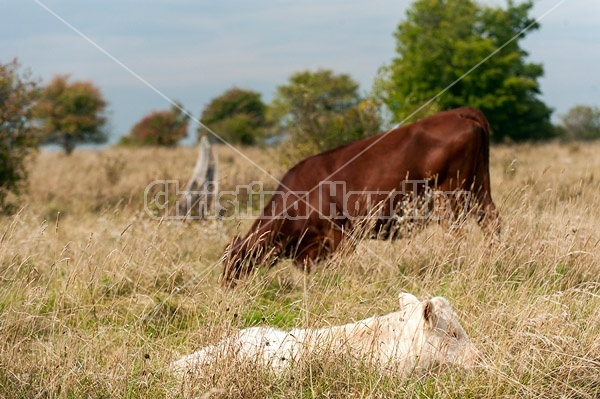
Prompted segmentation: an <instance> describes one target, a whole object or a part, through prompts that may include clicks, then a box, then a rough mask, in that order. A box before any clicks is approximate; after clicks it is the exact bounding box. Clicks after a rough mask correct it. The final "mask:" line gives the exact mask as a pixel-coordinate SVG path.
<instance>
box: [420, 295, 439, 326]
mask: <svg viewBox="0 0 600 399" xmlns="http://www.w3.org/2000/svg"><path fill="white" fill-rule="evenodd" d="M423 319H425V322H426V323H427V325H428V326H429V327H431V328H433V327H434V326H435V325H436V324H437V313H436V309H435V305H434V303H433V301H425V302H423Z"/></svg>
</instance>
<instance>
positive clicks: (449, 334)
mask: <svg viewBox="0 0 600 399" xmlns="http://www.w3.org/2000/svg"><path fill="white" fill-rule="evenodd" d="M399 300H400V309H401V311H402V312H404V318H405V320H406V322H407V323H408V325H409V328H410V329H411V330H413V331H414V334H415V336H414V338H413V342H412V345H413V348H415V353H416V355H417V356H418V359H419V360H418V363H419V367H424V368H427V367H432V366H435V365H442V364H448V363H449V364H455V365H460V366H463V367H472V366H474V365H475V364H476V363H477V362H478V360H479V358H480V356H481V355H480V353H479V351H478V350H477V348H475V346H474V345H473V344H472V343H471V341H470V340H469V337H468V336H467V333H466V332H465V330H464V329H463V327H462V326H461V325H460V323H459V321H458V318H457V316H456V314H455V313H454V311H453V310H452V307H451V306H450V304H449V303H448V301H447V300H446V299H445V298H443V297H434V298H431V299H429V300H425V301H419V300H418V299H417V298H416V297H415V296H413V295H411V294H405V293H402V294H400V295H399Z"/></svg>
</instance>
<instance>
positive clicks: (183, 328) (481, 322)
mask: <svg viewBox="0 0 600 399" xmlns="http://www.w3.org/2000/svg"><path fill="white" fill-rule="evenodd" d="M216 152H217V153H218V156H219V161H220V167H221V177H222V183H221V188H222V189H225V190H232V189H233V188H234V187H235V185H236V184H247V183H249V182H251V181H253V180H262V181H264V182H265V187H266V188H274V187H275V183H274V182H272V181H270V180H269V179H268V177H267V176H266V175H265V174H264V173H262V172H260V171H259V170H257V169H256V168H254V167H253V166H251V165H249V164H248V163H246V161H244V160H243V159H241V158H239V157H237V156H235V155H234V154H233V153H232V151H231V150H229V149H227V148H217V149H216ZM245 152H246V153H247V155H248V156H249V157H250V158H251V159H253V160H255V161H256V162H257V163H258V164H260V165H261V166H263V167H264V168H265V169H266V170H267V171H268V172H269V173H272V174H274V175H275V176H277V177H280V176H281V175H282V173H283V172H284V170H283V169H282V168H281V167H280V166H278V165H279V163H278V155H277V153H276V151H275V150H274V149H248V150H245ZM599 152H600V143H593V144H590V143H586V144H583V143H580V144H565V145H561V144H556V143H554V144H543V145H538V146H533V145H518V146H494V147H492V149H491V171H490V172H491V179H492V196H493V198H494V202H495V203H496V205H497V206H498V209H499V211H500V215H501V218H502V223H503V225H502V236H501V240H500V243H498V244H497V245H495V246H493V247H489V246H488V244H487V242H486V241H485V239H484V237H483V234H482V232H481V230H480V229H479V227H478V226H477V225H476V223H474V222H473V221H470V222H468V223H467V224H466V225H465V227H464V234H462V235H460V236H448V235H447V234H445V232H444V231H443V230H442V229H441V228H440V227H439V226H438V225H436V224H433V225H430V226H429V227H427V228H426V229H424V230H423V231H420V232H418V233H416V234H414V235H412V236H410V237H408V238H405V239H402V240H398V241H375V240H364V241H361V243H360V244H359V245H358V246H356V247H355V248H353V249H352V251H348V253H347V254H346V255H344V256H342V254H341V253H337V254H336V256H334V257H333V258H332V259H330V260H328V261H327V262H324V263H322V264H320V265H319V267H318V268H317V270H315V271H314V272H313V273H311V274H310V275H304V274H302V273H301V272H299V271H297V270H296V269H295V268H294V266H293V265H292V263H291V262H289V261H284V262H281V263H279V264H278V265H277V266H276V267H275V268H273V269H271V270H264V269H261V270H259V271H258V272H257V273H256V274H255V275H254V276H253V278H252V279H249V280H248V282H247V283H245V284H241V285H240V286H239V287H237V288H236V289H235V290H225V289H222V288H221V287H220V286H219V284H218V277H219V274H220V272H221V265H220V264H219V262H218V261H219V258H220V256H221V254H222V251H223V248H224V247H225V245H226V244H227V243H228V242H229V240H230V239H231V237H232V236H233V235H234V234H236V233H245V232H246V231H247V229H248V227H249V224H250V222H251V221H250V220H243V221H239V220H235V219H233V220H227V221H219V220H210V221H200V222H198V221H190V222H185V223H183V222H181V221H166V220H163V221H157V220H154V219H152V218H150V217H149V216H148V215H147V214H146V213H145V212H144V209H143V193H144V189H145V188H146V186H147V185H148V184H149V183H150V182H152V181H153V180H155V179H165V180H168V179H174V180H180V181H181V182H182V183H183V184H184V183H185V181H186V180H187V178H188V177H189V175H190V174H191V170H192V168H193V166H194V162H195V158H196V152H195V149H189V148H178V149H139V150H133V149H117V148H115V149H107V150H104V151H99V152H93V151H83V150H82V151H76V152H75V153H73V155H72V156H70V157H66V156H64V155H63V154H62V153H54V152H42V153H40V154H38V156H37V158H36V159H35V160H34V161H32V163H31V165H30V182H29V189H28V191H27V192H26V193H25V194H24V195H23V197H22V209H21V210H20V211H19V212H18V214H16V215H15V216H10V217H8V216H3V217H1V218H0V393H1V395H0V396H2V397H6V398H33V397H39V398H55V397H59V398H68V397H73V398H76V397H93V398H108V397H111V398H112V397H128V398H138V397H139V398H155V397H156V398H158V397H161V398H162V397H170V398H178V397H205V398H213V397H214V398H264V397H273V398H316V397H325V398H387V397H416V398H433V397H435V398H468V397H520V398H537V397H540V398H550V397H564V398H567V397H568V398H571V397H572V398H597V397H599V396H600V200H599V198H600V157H598V153H599ZM402 291H404V292H410V293H412V294H414V295H416V296H418V297H431V296H433V295H441V296H444V297H446V298H447V299H448V300H449V301H450V303H451V304H452V307H453V308H454V309H455V310H456V312H457V314H458V317H459V319H460V321H461V324H462V326H463V327H464V329H465V330H466V332H467V334H468V335H469V337H470V338H471V340H472V341H473V343H474V344H475V345H476V346H477V348H478V349H479V350H480V351H481V352H482V353H483V356H484V361H483V363H484V364H483V366H482V367H480V368H477V369H474V370H462V369H458V368H448V369H445V370H442V371H441V372H439V373H431V374H425V375H414V376H412V377H409V378H408V379H399V378H392V377H389V376H384V375H381V374H380V373H379V372H378V371H376V370H373V369H371V368H369V367H367V366H366V365H362V364H357V363H355V362H349V361H348V359H347V358H345V357H344V356H337V357H333V356H331V357H327V356H322V357H318V358H317V357H315V358H311V359H306V361H305V362H301V363H299V364H298V365H297V366H298V367H296V368H295V369H294V370H292V371H291V372H290V373H289V374H285V375H272V374H270V373H269V371H268V370H267V369H261V368H260V367H252V366H248V365H240V364H229V366H228V367H222V368H217V369H216V370H213V373H211V375H210V376H208V377H198V378H196V379H193V380H192V381H185V382H184V383H181V382H180V381H178V380H177V379H176V378H174V377H173V376H172V375H171V374H169V373H168V370H167V365H168V364H169V362H171V361H172V360H174V359H176V358H177V357H178V356H179V355H182V354H188V353H191V352H193V351H195V350H197V349H199V348H201V347H202V346H204V345H207V344H211V343H214V342H216V341H217V340H218V339H219V338H220V337H222V336H223V335H224V334H227V333H228V332H231V331H234V330H236V329H239V328H245V327H249V326H257V325H272V326H276V327H279V328H283V329H289V328H294V327H302V328H309V327H320V326H326V325H335V324H345V323H350V322H353V321H355V320H360V319H364V318H366V317H370V316H372V315H373V314H376V313H378V314H386V313H389V312H392V311H394V310H396V308H397V294H398V293H399V292H402Z"/></svg>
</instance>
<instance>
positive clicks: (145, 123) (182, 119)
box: [120, 104, 190, 147]
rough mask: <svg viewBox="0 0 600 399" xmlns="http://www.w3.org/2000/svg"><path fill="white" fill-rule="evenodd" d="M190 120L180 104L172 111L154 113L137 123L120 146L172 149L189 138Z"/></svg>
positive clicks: (123, 138) (173, 107)
mask: <svg viewBox="0 0 600 399" xmlns="http://www.w3.org/2000/svg"><path fill="white" fill-rule="evenodd" d="M189 119H190V118H189V114H188V113H186V112H184V111H183V107H182V106H181V105H180V104H177V105H173V106H172V107H171V109H170V110H162V111H153V112H151V113H150V114H149V115H147V116H145V117H144V118H142V120H141V121H139V122H138V123H136V124H135V125H134V126H133V127H132V128H131V131H130V132H129V135H128V136H124V137H122V138H121V141H120V144H123V145H141V146H144V145H159V146H167V147H172V146H174V145H176V144H177V142H178V141H179V140H181V139H183V138H184V137H187V131H188V121H189Z"/></svg>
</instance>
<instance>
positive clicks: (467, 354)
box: [171, 293, 479, 376]
mask: <svg viewBox="0 0 600 399" xmlns="http://www.w3.org/2000/svg"><path fill="white" fill-rule="evenodd" d="M399 300H400V310H399V311H398V312H394V313H390V314H387V315H385V316H374V317H370V318H368V319H365V320H361V321H358V322H356V323H351V324H346V325H342V326H334V327H325V328H318V329H293V330H291V331H283V330H280V329H277V328H273V327H252V328H246V329H243V330H241V331H239V332H237V333H235V334H234V335H233V336H231V337H227V338H225V339H223V340H222V341H220V342H219V343H217V344H215V345H211V346H208V347H206V348H204V349H201V350H199V351H197V352H195V353H192V354H191V355H187V356H184V357H182V358H180V359H178V360H176V361H174V362H173V363H171V370H173V371H175V372H177V373H180V374H182V373H196V372H198V373H202V372H203V370H206V368H208V366H210V365H214V364H215V363H216V362H218V361H219V359H222V358H225V357H230V358H234V359H236V360H239V361H250V362H256V363H259V364H262V365H264V366H267V367H271V368H273V370H275V371H276V372H281V371H284V370H286V369H287V368H289V367H290V366H292V365H293V364H294V363H295V362H298V361H299V360H301V359H306V358H307V357H308V356H310V355H313V356H314V354H315V353H318V354H325V353H334V354H350V355H351V356H352V357H355V358H357V359H359V360H362V361H365V362H367V363H368V364H373V365H374V366H376V367H378V368H379V369H380V370H381V371H382V372H386V373H394V374H400V375H402V376H406V375H408V374H410V373H411V372H414V371H421V370H427V369H431V368H433V367H436V366H439V365H443V364H457V365H462V366H464V367H470V366H472V365H474V363H475V362H476V361H477V359H478V357H479V352H478V351H477V349H476V348H475V347H474V346H473V344H471V342H470V341H469V338H468V337H467V334H466V333H465V331H464V329H463V328H462V326H461V325H460V323H459V322H458V319H457V317H456V315H455V313H454V311H453V310H452V308H451V307H450V304H449V303H448V301H447V300H446V299H445V298H442V297H434V298H432V299H430V300H426V301H422V302H421V301H419V300H418V299H417V298H416V297H415V296H414V295H411V294H406V293H401V294H400V295H399Z"/></svg>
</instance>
